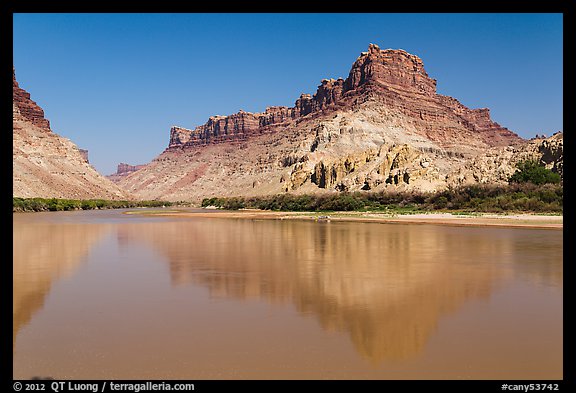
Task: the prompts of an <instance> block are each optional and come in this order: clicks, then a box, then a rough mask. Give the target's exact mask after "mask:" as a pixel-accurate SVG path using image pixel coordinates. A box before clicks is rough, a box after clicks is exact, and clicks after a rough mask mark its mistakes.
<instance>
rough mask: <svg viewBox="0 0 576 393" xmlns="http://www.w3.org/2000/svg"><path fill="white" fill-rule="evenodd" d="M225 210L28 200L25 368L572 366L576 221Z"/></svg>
mask: <svg viewBox="0 0 576 393" xmlns="http://www.w3.org/2000/svg"><path fill="white" fill-rule="evenodd" d="M215 214H216V213H215ZM214 217H215V218H206V217H191V218H182V217H146V216H142V215H126V214H122V211H88V212H62V213H33V214H15V215H14V225H13V232H14V257H13V258H14V259H13V266H14V274H13V281H14V303H13V316H14V322H13V333H14V334H13V348H12V351H13V366H14V378H18V379H20V378H31V377H53V378H56V379H65V378H76V379H141V378H147V379H180V378H183V379H224V378H232V379H290V378H298V379H325V378H328V379H333V378H337V379H363V378H369V379H461V378H469V379H484V378H488V379H514V378H516V379H560V378H562V351H563V349H562V348H563V346H562V340H563V330H562V321H563V320H562V318H563V317H562V289H563V288H562V231H559V230H539V229H506V228H480V227H478V228H474V227H465V228H464V227H451V226H439V225H414V224H412V225H410V224H407V225H405V224H378V223H354V222H313V221H296V220H282V221H281V220H249V219H228V218H219V217H217V216H216V215H215V216H214Z"/></svg>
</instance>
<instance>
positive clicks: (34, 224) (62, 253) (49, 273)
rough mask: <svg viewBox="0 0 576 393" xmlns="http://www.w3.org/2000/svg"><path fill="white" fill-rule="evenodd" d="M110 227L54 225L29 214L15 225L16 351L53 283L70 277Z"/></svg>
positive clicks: (14, 295) (14, 294) (14, 325)
mask: <svg viewBox="0 0 576 393" xmlns="http://www.w3.org/2000/svg"><path fill="white" fill-rule="evenodd" d="M44 217H46V216H44ZM109 228H110V226H109V225H86V224H73V223H62V222H52V221H50V220H42V218H38V217H32V216H30V215H29V216H28V217H21V219H20V222H18V224H16V223H15V224H14V226H13V230H12V233H13V249H14V253H13V263H12V266H13V274H12V282H13V303H12V317H13V337H12V349H13V350H14V346H15V343H16V337H17V335H18V332H19V331H20V329H21V328H22V327H24V326H26V325H27V324H28V323H29V322H30V320H31V319H32V316H33V315H34V313H35V312H37V311H39V310H40V309H41V308H42V307H43V305H44V301H45V298H46V296H47V295H48V293H49V292H50V288H51V287H52V283H53V282H54V281H56V280H58V279H60V278H62V277H67V276H70V275H71V274H72V273H73V272H74V271H75V270H76V269H77V267H78V266H79V265H80V264H81V263H82V262H83V261H84V260H85V258H86V256H87V255H88V253H89V251H90V249H91V248H92V247H93V246H94V245H95V244H96V243H97V242H98V241H99V240H100V239H101V238H102V236H103V235H104V234H105V233H106V232H107V231H108V230H109Z"/></svg>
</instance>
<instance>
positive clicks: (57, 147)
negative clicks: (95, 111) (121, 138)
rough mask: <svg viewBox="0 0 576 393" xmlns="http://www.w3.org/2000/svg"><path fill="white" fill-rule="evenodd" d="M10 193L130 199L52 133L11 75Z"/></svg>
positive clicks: (82, 153) (81, 152)
mask: <svg viewBox="0 0 576 393" xmlns="http://www.w3.org/2000/svg"><path fill="white" fill-rule="evenodd" d="M12 77H13V101H12V108H13V122H12V124H13V132H12V135H13V138H12V160H13V166H12V173H13V175H12V194H13V196H15V197H25V198H31V197H42V198H69V199H90V198H102V199H132V198H133V196H132V195H130V194H129V193H127V192H125V191H123V190H122V189H120V188H119V187H118V186H116V185H115V184H113V183H112V182H110V181H109V180H108V179H106V178H105V177H104V176H102V175H100V174H99V173H98V172H96V170H95V169H94V168H93V167H92V166H91V165H90V164H89V162H88V151H87V150H83V149H79V148H78V147H77V146H76V145H75V144H73V143H72V142H71V141H70V140H68V139H66V138H62V137H61V136H59V135H57V134H55V133H53V132H52V130H51V129H50V123H49V122H48V120H46V119H45V118H44V111H43V110H42V108H40V107H39V106H38V105H37V104H36V103H35V102H34V101H32V100H31V99H30V94H29V93H28V92H26V91H25V90H23V89H22V88H20V86H19V85H18V82H16V77H15V73H13V76H12Z"/></svg>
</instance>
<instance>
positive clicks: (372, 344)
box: [119, 219, 510, 363]
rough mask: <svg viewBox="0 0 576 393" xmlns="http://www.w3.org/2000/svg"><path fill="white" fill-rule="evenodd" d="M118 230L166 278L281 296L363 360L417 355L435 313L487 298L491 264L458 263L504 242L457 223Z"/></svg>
mask: <svg viewBox="0 0 576 393" xmlns="http://www.w3.org/2000/svg"><path fill="white" fill-rule="evenodd" d="M276 234H277V235H276ZM119 235H120V239H119V240H120V241H121V242H127V241H130V240H134V241H142V242H145V243H147V244H153V245H154V246H155V247H157V248H158V249H159V250H160V251H161V252H163V253H164V254H165V255H166V256H167V257H168V260H169V263H170V272H171V276H172V282H173V283H175V284H183V283H186V282H195V283H199V284H202V285H205V286H207V287H208V288H209V290H210V293H211V294H212V295H216V296H218V295H221V296H232V297H235V298H240V299H244V298H248V297H259V298H265V299H267V300H269V301H271V302H285V301H291V302H293V303H294V304H295V305H296V307H297V308H298V310H300V311H301V312H303V313H306V314H314V315H316V316H317V317H318V319H319V320H320V323H321V324H322V326H323V328H325V329H327V330H337V331H345V332H348V333H349V334H350V337H351V339H352V341H353V342H354V345H355V346H356V349H357V350H358V351H359V352H360V353H361V354H362V355H363V356H364V357H366V358H367V359H369V360H370V361H372V362H373V363H378V362H380V361H382V360H397V359H407V358H410V357H413V356H415V355H417V354H418V353H420V352H421V351H422V349H423V348H424V345H425V344H426V342H427V340H428V338H429V337H430V336H431V334H432V333H433V331H434V329H435V327H436V324H437V322H438V320H439V318H440V317H441V316H442V315H446V314H448V313H450V312H451V311H453V310H456V309H457V308H459V307H461V306H462V305H463V304H464V303H465V302H467V301H469V300H471V299H477V298H487V297H489V295H490V293H491V291H492V287H493V285H494V283H495V280H496V279H497V277H496V273H495V270H493V268H492V267H491V264H490V263H486V264H481V263H480V264H467V263H464V262H463V261H465V260H466V259H467V256H469V255H474V257H475V260H476V261H477V260H478V259H482V258H485V259H486V262H489V261H491V260H492V261H493V260H494V258H498V257H499V256H500V255H505V254H509V253H508V252H506V251H508V250H507V248H509V247H510V241H509V240H504V241H501V240H499V239H498V237H497V236H496V235H493V239H492V238H491V239H490V240H491V241H490V242H486V241H485V240H486V239H483V240H484V241H483V240H479V239H477V238H475V237H474V236H470V231H461V230H460V229H458V228H447V227H444V228H443V227H435V226H428V225H378V224H362V223H360V224H358V223H331V224H324V223H322V224H318V223H311V222H298V221H282V222H280V221H259V222H255V221H251V220H226V219H212V220H210V219H195V220H186V221H179V222H167V223H160V222H158V223H153V224H139V225H138V226H135V225H123V226H122V227H121V228H120V230H119ZM448 250H449V252H448ZM439 256H448V258H450V259H445V260H443V261H438V258H439ZM439 262H441V263H439Z"/></svg>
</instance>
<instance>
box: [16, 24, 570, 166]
mask: <svg viewBox="0 0 576 393" xmlns="http://www.w3.org/2000/svg"><path fill="white" fill-rule="evenodd" d="M562 29H563V20H562V14H14V48H13V53H14V66H15V67H16V78H17V80H18V81H19V83H20V85H21V86H22V87H23V88H24V89H26V90H28V91H29V92H30V93H31V96H32V99H33V100H35V101H36V102H37V103H38V104H39V105H40V106H41V107H42V108H43V109H44V111H45V113H46V117H47V118H48V119H49V120H50V122H51V125H52V130H53V131H54V132H56V133H58V134H60V135H62V136H65V137H67V138H70V139H71V140H72V141H73V142H74V143H76V144H77V145H78V146H79V147H81V148H86V149H88V150H89V151H90V153H89V154H90V161H91V163H92V164H93V165H94V166H95V167H96V169H97V170H99V171H100V172H101V173H103V174H110V173H112V172H114V171H115V169H116V165H117V164H118V163H119V162H127V163H130V164H142V163H147V162H150V161H151V160H152V159H153V158H154V157H156V156H157V155H158V154H160V153H161V152H162V151H163V150H164V149H165V148H166V146H167V145H168V139H169V130H170V127H171V126H172V125H179V126H182V127H186V128H194V127H196V126H198V125H200V124H202V123H204V122H205V121H206V120H207V119H208V117H209V116H211V115H216V114H220V115H226V114H231V113H235V112H237V111H238V110H239V109H244V110H246V111H250V112H259V111H263V110H264V109H265V108H266V106H271V105H286V106H292V105H293V103H294V101H295V100H296V99H297V98H298V96H299V95H300V94H301V93H311V94H312V93H314V92H315V91H316V87H317V86H318V84H319V83H320V80H321V79H322V78H330V77H333V78H337V77H339V76H341V77H344V78H346V77H347V76H348V72H349V70H350V66H351V65H352V63H353V62H354V60H355V59H356V58H357V56H358V55H359V54H360V52H361V51H365V50H366V48H367V47H368V44H369V43H371V42H373V43H376V44H378V45H379V46H380V47H381V48H382V49H385V48H393V49H404V50H406V51H408V52H410V53H413V54H416V55H418V56H419V57H420V58H422V60H423V61H424V66H425V68H426V70H427V72H428V74H429V75H430V76H431V77H432V78H435V79H437V80H438V93H440V94H444V95H450V96H453V97H455V98H457V99H458V100H460V102H462V103H463V104H464V105H466V106H468V107H470V108H481V107H488V108H490V109H491V114H492V118H493V119H494V120H495V121H497V122H498V123H500V124H501V125H502V126H504V127H507V128H509V129H511V130H513V131H515V132H516V133H518V134H519V135H520V136H522V137H524V138H530V137H532V136H534V135H535V134H536V133H546V134H548V135H550V134H552V133H553V132H555V131H558V130H562V129H563V124H562V114H563V106H562V104H563V101H562V89H563V83H562V60H563V59H562V58H563V42H562Z"/></svg>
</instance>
